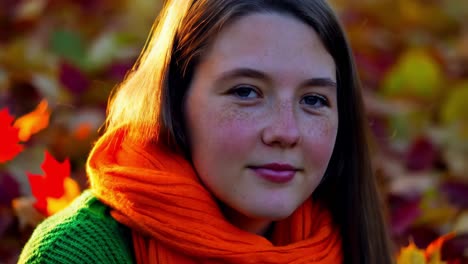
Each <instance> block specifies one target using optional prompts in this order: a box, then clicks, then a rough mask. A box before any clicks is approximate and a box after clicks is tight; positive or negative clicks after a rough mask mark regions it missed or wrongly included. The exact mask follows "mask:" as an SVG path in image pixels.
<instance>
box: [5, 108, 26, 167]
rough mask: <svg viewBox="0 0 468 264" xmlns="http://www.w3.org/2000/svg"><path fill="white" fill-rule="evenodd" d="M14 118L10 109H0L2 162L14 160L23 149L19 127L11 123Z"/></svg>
mask: <svg viewBox="0 0 468 264" xmlns="http://www.w3.org/2000/svg"><path fill="white" fill-rule="evenodd" d="M13 120H14V118H13V117H12V116H10V114H9V113H8V109H6V108H3V109H2V110H0V132H1V136H0V163H3V162H6V161H9V160H12V159H13V158H14V157H16V155H18V154H19V153H20V152H21V151H22V150H23V146H22V145H20V144H18V142H19V138H18V133H19V129H18V128H15V127H13V126H12V125H11V123H12V122H13Z"/></svg>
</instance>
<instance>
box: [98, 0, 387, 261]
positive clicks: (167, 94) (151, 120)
mask: <svg viewBox="0 0 468 264" xmlns="http://www.w3.org/2000/svg"><path fill="white" fill-rule="evenodd" d="M255 12H276V13H281V14H285V15H290V16H293V17H295V18H297V19H299V20H301V21H303V22H304V23H306V24H308V25H309V26H311V27H312V28H313V29H314V30H315V31H316V32H317V33H318V35H319V37H320V38H321V40H322V42H323V44H324V45H325V47H326V49H327V50H328V52H329V53H330V55H331V56H332V57H333V59H334V62H335V65H336V69H337V70H336V74H337V82H338V87H337V94H338V118H339V128H338V135H337V139H336V144H335V148H334V151H333V155H332V158H331V160H330V163H329V166H328V169H327V171H326V174H325V177H324V179H323V181H322V182H321V184H320V185H319V187H318V188H317V189H316V190H315V191H314V194H313V197H314V199H318V200H321V201H322V202H323V203H325V204H327V205H328V207H329V208H330V210H331V212H332V215H333V219H334V221H335V223H336V224H337V225H338V226H339V227H340V230H341V234H342V240H343V252H344V259H345V263H354V264H362V263H382V264H387V263H391V262H392V251H391V249H390V242H389V239H388V234H387V228H386V225H385V221H384V217H383V212H382V208H383V207H382V204H381V202H380V201H381V200H380V198H379V195H378V191H377V186H376V181H375V179H374V177H373V174H372V169H371V165H370V158H369V153H368V146H367V140H366V131H367V129H366V119H365V113H364V110H363V103H362V98H361V88H360V84H359V80H358V77H357V73H356V68H355V65H354V61H353V57H352V54H351V50H350V48H349V45H348V42H347V40H346V38H345V35H344V33H343V31H342V27H341V26H340V24H339V22H338V20H337V18H336V17H335V15H334V13H333V11H332V10H331V9H330V8H329V6H328V5H327V4H326V2H325V1H324V0H281V1H280V0H198V1H197V0H170V1H168V2H167V3H166V5H165V7H164V8H163V10H162V11H161V13H160V16H159V18H158V19H157V20H156V21H155V24H154V26H153V29H152V32H151V34H150V36H149V38H148V42H147V43H146V46H145V48H144V50H143V52H142V53H141V55H140V58H139V59H138V61H137V63H136V64H135V66H134V68H133V69H132V71H130V72H129V74H128V76H127V78H126V79H125V81H124V82H123V83H122V84H121V85H120V86H119V87H118V89H116V91H115V93H114V94H113V95H112V97H111V100H110V102H109V108H108V118H107V130H106V133H110V132H111V131H112V130H114V129H117V128H123V127H124V128H125V129H126V131H127V135H128V137H131V138H132V139H133V140H136V141H140V142H143V143H151V142H153V141H156V140H157V141H158V142H159V143H163V144H165V145H166V146H168V147H169V148H170V149H172V150H174V151H177V152H180V153H181V154H183V155H186V156H189V153H190V151H189V149H188V148H189V146H188V144H187V140H188V139H187V138H186V133H185V128H184V116H183V107H184V97H185V94H186V92H187V89H188V87H189V84H190V81H191V78H192V75H193V72H194V69H195V68H196V67H197V65H198V63H199V62H200V60H202V59H203V55H204V52H205V51H206V49H207V47H208V46H209V45H210V43H211V42H212V41H213V39H214V38H215V37H216V35H217V33H218V32H219V31H220V30H222V28H223V27H224V26H225V25H227V24H229V23H232V21H234V20H235V19H237V18H239V17H242V16H245V15H247V14H251V13H255ZM188 158H189V157H188Z"/></svg>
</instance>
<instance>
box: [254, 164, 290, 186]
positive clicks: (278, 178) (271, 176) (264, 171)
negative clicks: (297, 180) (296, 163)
mask: <svg viewBox="0 0 468 264" xmlns="http://www.w3.org/2000/svg"><path fill="white" fill-rule="evenodd" d="M251 169H252V170H253V171H254V172H255V174H256V175H257V176H259V177H261V178H263V179H265V180H268V181H270V182H274V183H286V182H289V181H291V180H292V179H293V178H294V176H295V175H296V171H297V170H295V169H293V170H273V169H269V168H265V167H253V168H251Z"/></svg>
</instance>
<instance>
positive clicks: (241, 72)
mask: <svg viewBox="0 0 468 264" xmlns="http://www.w3.org/2000/svg"><path fill="white" fill-rule="evenodd" d="M240 77H247V78H253V79H260V80H264V81H271V79H270V77H268V75H267V74H266V73H264V72H262V71H259V70H254V69H251V68H237V69H233V70H229V71H226V72H223V73H222V74H221V76H220V77H219V78H218V81H219V82H222V81H226V80H229V79H235V78H240Z"/></svg>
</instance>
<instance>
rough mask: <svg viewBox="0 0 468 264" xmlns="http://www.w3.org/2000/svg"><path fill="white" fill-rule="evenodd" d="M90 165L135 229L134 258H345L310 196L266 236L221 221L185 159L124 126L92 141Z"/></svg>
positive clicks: (98, 188)
mask: <svg viewBox="0 0 468 264" xmlns="http://www.w3.org/2000/svg"><path fill="white" fill-rule="evenodd" d="M87 169H88V174H89V178H90V182H91V188H92V189H93V191H94V193H95V194H96V196H97V197H98V198H99V199H100V200H101V201H103V202H104V203H105V204H107V205H109V206H110V207H111V208H113V211H112V212H111V214H112V216H113V217H114V218H115V219H116V220H117V221H118V222H120V223H122V224H124V225H126V226H128V227H130V228H131V229H132V232H133V244H134V252H135V257H136V260H137V262H138V263H159V264H161V263H163V264H168V263H178V264H189V263H210V264H215V263H236V264H237V263H320V264H325V263H327V264H331V263H333V264H336V263H342V250H341V238H340V235H339V232H338V229H337V228H336V227H335V226H333V224H332V219H331V216H330V214H329V212H328V211H327V210H325V209H324V208H323V207H321V206H320V205H318V204H317V203H314V202H312V200H311V199H308V200H307V201H306V202H305V203H304V204H302V205H301V206H300V207H299V208H298V209H297V210H296V211H295V212H294V213H293V214H292V215H291V216H290V217H288V218H287V219H285V220H282V221H278V222H276V223H275V225H274V230H273V233H272V238H271V241H270V240H268V239H266V238H264V237H262V236H259V235H256V234H252V233H248V232H246V231H243V230H241V229H239V228H237V227H235V226H233V225H232V224H231V223H230V222H229V221H228V220H226V218H225V217H224V216H223V214H222V212H221V210H220V208H219V206H218V204H217V202H216V200H215V198H214V197H213V196H212V195H211V194H210V193H209V192H208V191H207V190H206V189H205V188H204V187H203V185H202V184H201V183H200V181H199V179H198V177H197V175H196V174H195V172H194V170H193V168H192V166H191V165H190V163H188V162H187V161H186V160H184V159H183V158H182V157H180V156H178V155H175V154H171V153H170V152H168V151H164V150H163V149H162V148H159V149H158V148H155V147H141V146H138V145H136V144H134V143H132V142H128V140H125V136H124V134H123V133H122V132H115V133H113V134H112V135H107V136H105V137H103V138H101V139H100V140H99V141H98V142H97V145H96V147H95V148H94V150H93V152H92V153H91V155H90V159H89V161H88V168H87Z"/></svg>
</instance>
